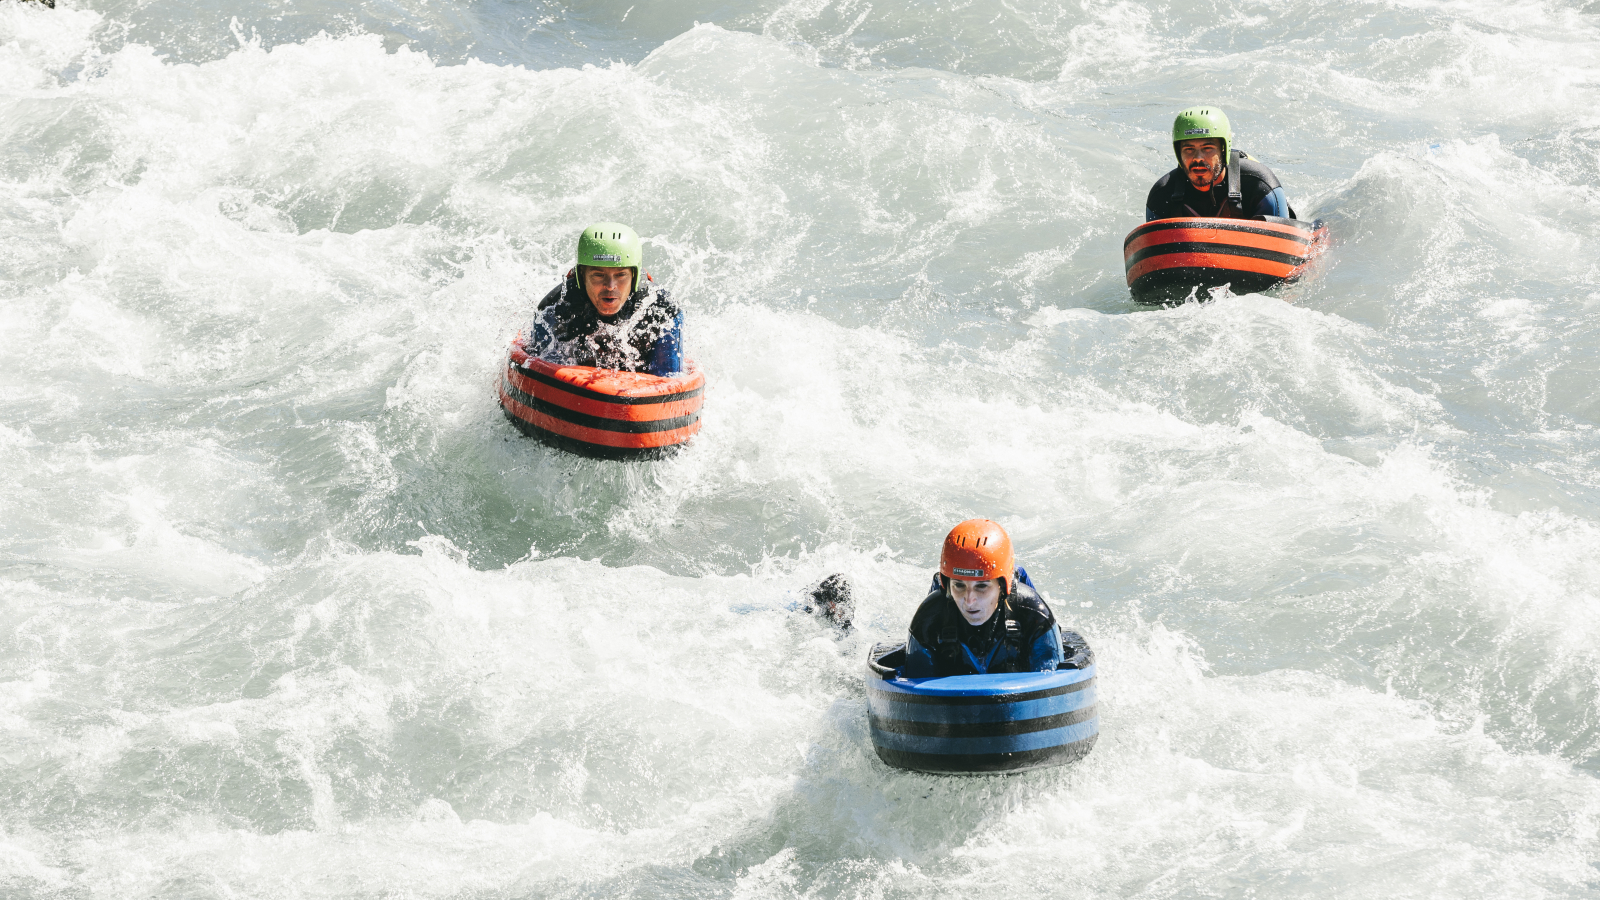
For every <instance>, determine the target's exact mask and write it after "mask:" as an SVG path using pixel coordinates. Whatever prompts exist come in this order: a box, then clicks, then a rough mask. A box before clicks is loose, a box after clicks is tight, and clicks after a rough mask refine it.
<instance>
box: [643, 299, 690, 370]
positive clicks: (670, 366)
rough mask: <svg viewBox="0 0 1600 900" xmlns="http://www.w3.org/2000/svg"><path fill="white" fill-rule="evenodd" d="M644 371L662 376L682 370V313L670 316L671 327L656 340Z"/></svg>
mask: <svg viewBox="0 0 1600 900" xmlns="http://www.w3.org/2000/svg"><path fill="white" fill-rule="evenodd" d="M645 371H647V372H649V373H650V374H651V375H660V376H663V377H665V376H667V375H676V374H678V373H679V372H682V371H683V313H678V314H677V315H676V316H673V317H672V327H671V328H668V329H667V332H666V334H663V335H662V336H661V340H659V341H656V346H655V350H654V351H653V352H652V353H651V354H650V365H649V367H648V368H646V370H645Z"/></svg>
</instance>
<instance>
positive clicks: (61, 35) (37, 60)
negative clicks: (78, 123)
mask: <svg viewBox="0 0 1600 900" xmlns="http://www.w3.org/2000/svg"><path fill="white" fill-rule="evenodd" d="M102 21H103V18H102V16H101V15H100V14H99V13H97V12H95V11H93V10H88V9H75V8H73V7H71V6H67V5H65V4H63V5H62V6H61V8H59V9H54V10H52V9H48V8H46V7H45V6H44V5H43V4H39V3H10V4H7V5H5V6H4V7H0V114H3V111H4V110H5V109H6V108H7V107H8V106H10V105H11V103H15V102H16V101H17V100H18V99H20V98H23V97H37V96H40V95H41V94H43V93H44V92H45V91H47V90H48V89H49V88H53V87H55V86H56V84H57V79H58V77H59V75H60V74H61V73H63V71H64V70H66V69H68V67H70V66H71V65H72V64H73V63H74V62H78V61H79V60H80V59H81V58H83V57H84V56H85V55H86V54H89V53H90V52H91V51H92V48H93V45H92V43H91V39H92V33H93V32H94V31H95V30H96V29H97V28H99V27H100V25H101V23H102ZM7 101H10V102H9V103H8V102H7Z"/></svg>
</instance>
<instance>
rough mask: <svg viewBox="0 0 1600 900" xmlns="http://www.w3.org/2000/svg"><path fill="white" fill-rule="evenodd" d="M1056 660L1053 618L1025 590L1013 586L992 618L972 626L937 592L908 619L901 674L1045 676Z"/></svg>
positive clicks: (1057, 648) (1031, 592)
mask: <svg viewBox="0 0 1600 900" xmlns="http://www.w3.org/2000/svg"><path fill="white" fill-rule="evenodd" d="M1061 658H1062V650H1061V636H1060V635H1059V634H1058V633H1057V631H1056V617H1055V614H1054V613H1052V612H1051V611H1050V607H1049V606H1048V605H1047V604H1046V603H1045V602H1044V598H1042V597H1040V596H1039V594H1038V592H1036V591H1034V589H1033V588H1031V587H1029V586H1028V585H1026V584H1021V583H1018V584H1017V585H1016V587H1015V589H1014V590H1013V591H1012V592H1011V593H1010V594H1009V595H1008V596H1006V598H1005V599H1003V600H1001V601H1000V606H999V607H998V608H997V609H996V610H995V612H994V615H992V616H990V617H989V620H988V621H987V622H984V623H983V624H982V625H976V626H974V625H969V624H967V620H966V617H965V616H963V615H961V610H960V609H959V608H958V607H957V606H956V602H955V601H954V600H952V599H950V595H949V594H947V593H945V592H944V591H943V590H942V589H941V590H936V591H934V592H932V593H930V594H928V596H927V597H925V598H924V599H923V601H922V605H921V606H919V607H918V608H917V612H916V615H914V616H912V617H911V629H910V634H909V636H908V637H907V640H906V663H905V667H904V669H902V672H903V673H904V674H905V676H906V677H907V678H943V677H945V676H949V675H980V674H984V673H990V672H1048V671H1051V670H1053V669H1055V667H1056V665H1057V664H1058V663H1060V662H1061Z"/></svg>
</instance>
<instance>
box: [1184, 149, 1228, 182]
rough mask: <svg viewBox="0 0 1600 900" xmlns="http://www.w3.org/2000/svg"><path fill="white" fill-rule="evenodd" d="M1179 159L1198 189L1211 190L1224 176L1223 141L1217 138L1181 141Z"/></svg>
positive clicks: (1190, 180)
mask: <svg viewBox="0 0 1600 900" xmlns="http://www.w3.org/2000/svg"><path fill="white" fill-rule="evenodd" d="M1178 160H1179V162H1181V163H1182V164H1183V171H1184V174H1186V175H1188V176H1189V183H1190V184H1192V185H1194V186H1195V188H1196V189H1197V190H1202V191H1209V190H1211V186H1212V185H1213V184H1216V183H1217V182H1218V181H1219V180H1221V178H1222V168H1223V160H1222V142H1221V141H1219V140H1217V139H1216V138H1196V139H1194V140H1192V141H1179V142H1178Z"/></svg>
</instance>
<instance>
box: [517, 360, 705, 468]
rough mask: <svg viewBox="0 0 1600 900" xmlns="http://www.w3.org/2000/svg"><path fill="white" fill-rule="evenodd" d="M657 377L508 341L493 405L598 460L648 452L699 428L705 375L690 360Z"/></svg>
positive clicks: (529, 430)
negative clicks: (532, 352)
mask: <svg viewBox="0 0 1600 900" xmlns="http://www.w3.org/2000/svg"><path fill="white" fill-rule="evenodd" d="M686 366H687V371H685V372H684V373H683V374H681V375H673V376H671V377H666V378H663V377H660V376H657V375H648V374H645V373H643V372H621V371H618V370H616V369H595V368H591V367H589V366H563V365H557V364H556V363H552V362H546V361H545V360H542V359H539V358H538V357H536V356H529V355H528V353H527V351H526V350H524V349H523V348H522V336H521V335H518V336H517V339H516V340H514V341H512V342H511V351H510V353H509V354H508V356H507V358H506V371H505V375H504V377H502V378H501V379H500V407H501V408H502V409H504V410H505V412H506V418H508V419H510V420H511V423H512V424H513V425H516V426H517V428H519V429H521V431H522V432H523V433H524V434H527V435H529V436H531V437H535V438H538V439H539V440H540V441H543V442H544V443H546V444H549V445H551V446H553V447H559V448H560V449H562V450H566V451H569V452H571V453H577V454H580V455H582V456H591V457H595V458H599V459H651V458H655V457H659V456H662V455H664V454H665V453H667V452H669V451H671V450H672V449H674V448H676V447H677V446H678V445H680V444H682V443H683V442H685V441H687V440H688V439H689V438H690V437H692V436H693V435H694V433H695V432H697V431H699V430H700V406H701V404H702V403H703V402H704V401H705V393H706V377H705V375H703V374H701V372H700V370H699V368H698V367H696V366H695V364H694V363H692V362H690V363H687V364H686Z"/></svg>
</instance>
